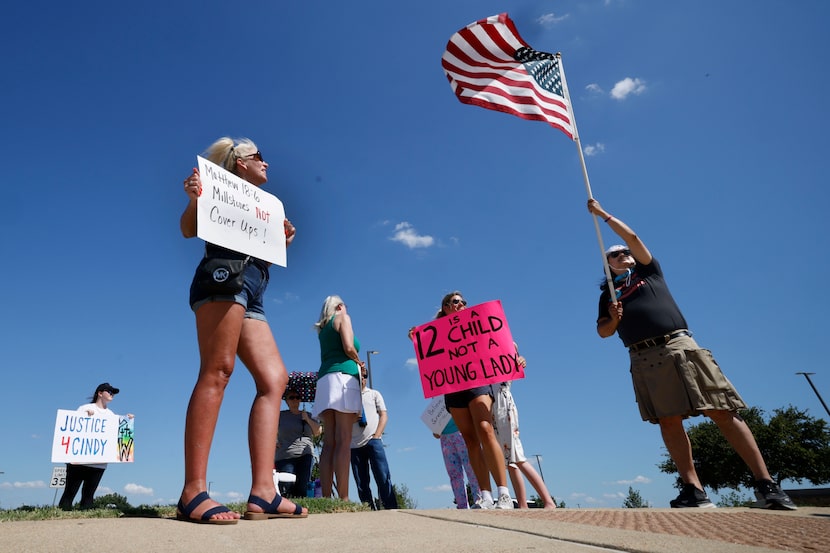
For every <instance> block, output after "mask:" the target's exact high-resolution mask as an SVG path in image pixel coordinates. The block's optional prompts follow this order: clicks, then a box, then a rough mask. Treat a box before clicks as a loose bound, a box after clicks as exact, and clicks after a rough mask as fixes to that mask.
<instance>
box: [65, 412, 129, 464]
mask: <svg viewBox="0 0 830 553" xmlns="http://www.w3.org/2000/svg"><path fill="white" fill-rule="evenodd" d="M134 448H135V444H134V441H133V419H131V418H128V417H119V416H118V415H114V414H113V415H106V414H103V415H99V414H94V415H88V414H87V412H86V411H69V410H66V409H58V414H57V417H56V418H55V434H54V437H53V438H52V462H53V463H131V462H133V459H134Z"/></svg>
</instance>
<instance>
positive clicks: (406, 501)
mask: <svg viewBox="0 0 830 553" xmlns="http://www.w3.org/2000/svg"><path fill="white" fill-rule="evenodd" d="M392 491H393V492H395V497H396V498H397V499H398V509H417V508H418V502H417V501H415V500H414V499H412V498H411V497H410V496H409V488H407V487H406V484H392ZM378 503H380V502H379V501H378ZM378 508H383V506H382V505H381V506H380V507H378Z"/></svg>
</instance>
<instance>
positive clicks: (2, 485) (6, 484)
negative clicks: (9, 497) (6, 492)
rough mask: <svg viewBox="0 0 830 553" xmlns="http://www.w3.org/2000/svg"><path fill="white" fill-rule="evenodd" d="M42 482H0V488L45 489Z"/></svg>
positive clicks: (44, 483) (44, 484)
mask: <svg viewBox="0 0 830 553" xmlns="http://www.w3.org/2000/svg"><path fill="white" fill-rule="evenodd" d="M45 487H46V482H44V481H43V480H31V481H29V482H0V488H17V489H35V488H45Z"/></svg>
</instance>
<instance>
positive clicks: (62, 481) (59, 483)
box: [49, 466, 66, 488]
mask: <svg viewBox="0 0 830 553" xmlns="http://www.w3.org/2000/svg"><path fill="white" fill-rule="evenodd" d="M49 487H50V488H65V487H66V466H62V467H52V479H51V480H50V481H49Z"/></svg>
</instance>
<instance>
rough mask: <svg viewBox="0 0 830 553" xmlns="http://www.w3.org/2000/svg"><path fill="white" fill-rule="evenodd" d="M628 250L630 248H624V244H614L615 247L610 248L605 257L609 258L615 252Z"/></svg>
mask: <svg viewBox="0 0 830 553" xmlns="http://www.w3.org/2000/svg"><path fill="white" fill-rule="evenodd" d="M627 249H628V246H623V245H622V244H614V245H613V246H611V247H610V248H608V249H607V250H605V257H608V256H609V255H611V254H612V253H614V252H619V251H622V250H627Z"/></svg>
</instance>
